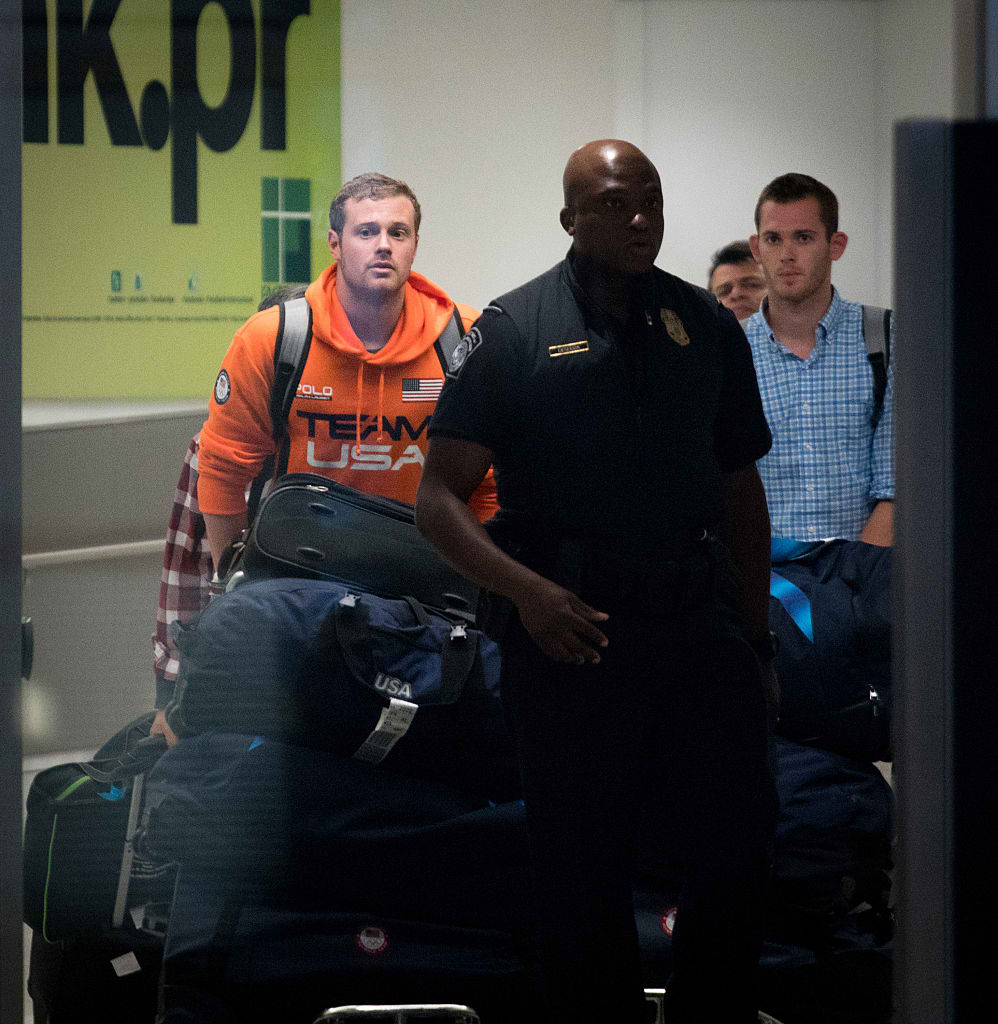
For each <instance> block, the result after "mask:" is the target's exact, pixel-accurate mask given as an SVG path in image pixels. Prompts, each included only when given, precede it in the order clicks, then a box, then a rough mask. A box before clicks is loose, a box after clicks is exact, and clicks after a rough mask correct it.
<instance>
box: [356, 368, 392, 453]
mask: <svg viewBox="0 0 998 1024" xmlns="http://www.w3.org/2000/svg"><path fill="white" fill-rule="evenodd" d="M363 401H364V361H363V360H361V361H360V362H358V363H357V413H356V416H355V418H354V446H353V453H354V456H355V457H356V456H357V455H359V454H360V410H361V407H362V405H363ZM384 436H385V370H384V367H382V368H381V373H380V375H379V377H378V440H379V441H382V440H384Z"/></svg>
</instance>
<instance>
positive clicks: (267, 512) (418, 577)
mask: <svg viewBox="0 0 998 1024" xmlns="http://www.w3.org/2000/svg"><path fill="white" fill-rule="evenodd" d="M231 551H232V556H231V558H230V559H228V560H227V561H223V564H222V566H221V567H220V569H219V576H221V577H224V579H225V581H226V586H227V587H228V588H230V589H231V587H233V586H235V585H237V584H238V583H239V582H241V581H242V580H244V579H250V580H255V579H266V578H268V577H282V576H304V577H310V578H313V579H328V580H335V581H336V582H338V583H344V584H347V585H348V586H351V587H355V588H356V589H357V590H359V591H362V592H364V593H369V594H377V595H378V596H379V597H414V598H415V599H416V600H417V601H419V602H420V603H421V604H423V605H425V606H426V607H427V608H432V609H436V610H439V611H441V612H447V613H448V614H450V615H455V614H456V615H458V616H460V617H463V618H465V619H468V620H469V621H470V620H473V619H474V616H475V612H476V608H477V604H478V597H479V588H478V587H477V586H476V585H475V584H474V583H471V582H470V581H469V580H467V579H465V578H464V577H463V576H461V575H460V573H458V572H456V571H455V570H454V569H451V568H450V566H448V565H447V564H446V563H445V562H444V561H443V560H442V559H441V558H440V556H439V555H438V554H437V553H436V551H435V550H434V549H433V547H432V546H431V545H430V544H429V542H428V541H426V540H424V538H423V536H422V535H421V534H420V532H419V531H418V530H417V529H416V519H415V513H414V512H413V508H412V506H411V505H407V504H405V503H404V502H401V501H395V500H393V499H391V498H382V497H380V496H379V495H375V494H364V493H363V492H361V491H356V490H354V489H353V488H352V487H347V486H346V485H344V484H339V483H336V482H335V481H333V480H327V479H326V478H325V477H321V476H317V475H315V474H312V473H292V474H289V475H288V476H284V477H281V478H280V479H279V480H278V481H277V482H276V483H275V485H274V487H273V489H272V490H271V491H270V493H269V494H268V495H267V497H266V498H264V500H263V501H262V502H261V504H260V508H259V511H258V512H257V515H256V519H255V520H254V522H253V524H252V526H251V527H250V529H249V531H248V533H247V534H246V536H245V538H243V539H242V540H239V541H237V542H236V543H235V544H234V545H233V548H232V549H231Z"/></svg>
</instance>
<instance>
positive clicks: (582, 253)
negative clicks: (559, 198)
mask: <svg viewBox="0 0 998 1024" xmlns="http://www.w3.org/2000/svg"><path fill="white" fill-rule="evenodd" d="M562 182H563V185H564V188H565V206H564V209H562V211H561V226H562V227H563V228H564V229H565V231H567V232H568V234H569V235H571V236H572V251H573V252H574V253H575V255H576V256H577V257H579V258H581V259H582V260H584V261H586V262H587V263H588V264H589V265H590V266H591V267H597V268H599V269H600V270H601V272H602V273H603V274H605V275H608V276H610V277H625V278H626V277H633V276H634V275H635V274H643V273H646V272H647V271H649V270H651V268H652V266H653V265H654V263H655V257H656V256H658V250H659V247H660V246H661V245H662V232H663V227H664V224H663V220H662V184H661V182H660V181H659V177H658V171H656V170H655V166H654V164H652V162H651V161H650V160H649V159H648V157H646V156H645V155H644V153H642V152H641V150H640V149H638V147H637V146H634V145H632V144H631V143H630V142H624V141H622V140H620V139H597V140H596V141H595V142H587V143H586V144H585V145H584V146H580V147H579V148H578V149H577V150H576V151H575V152H574V153H573V154H572V155H571V156H570V157H569V158H568V163H567V164H566V165H565V174H564V177H563V179H562Z"/></svg>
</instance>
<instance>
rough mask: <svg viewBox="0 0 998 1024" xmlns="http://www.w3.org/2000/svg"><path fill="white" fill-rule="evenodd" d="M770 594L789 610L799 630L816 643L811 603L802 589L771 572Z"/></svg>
mask: <svg viewBox="0 0 998 1024" xmlns="http://www.w3.org/2000/svg"><path fill="white" fill-rule="evenodd" d="M769 592H770V594H772V596H773V597H775V598H776V600H777V601H779V602H780V604H782V605H783V607H784V608H785V609H786V610H787V614H788V615H789V616H790V618H791V619H793V620H794V624H795V625H796V626H797V628H798V629H799V630H800V631H801V632H802V633H803V634H804V636H806V637H807V638H808V640H810V641H811V643H814V624H813V623H812V622H811V601H810V599H809V598H808V596H807V594H805V593H804V591H803V590H801V589H800V587H798V586H797V584H795V583H791V582H790V580H788V579H784V578H783V577H782V576H781V575H780V574H779V573H776V572H773V571H772V570H770V573H769Z"/></svg>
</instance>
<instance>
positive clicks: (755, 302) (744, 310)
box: [710, 260, 766, 320]
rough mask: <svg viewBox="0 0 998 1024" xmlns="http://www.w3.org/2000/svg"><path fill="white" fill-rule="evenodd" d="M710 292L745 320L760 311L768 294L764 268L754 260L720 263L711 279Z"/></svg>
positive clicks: (739, 317) (740, 318) (738, 317)
mask: <svg viewBox="0 0 998 1024" xmlns="http://www.w3.org/2000/svg"><path fill="white" fill-rule="evenodd" d="M710 290H711V291H712V292H713V293H714V295H715V296H716V297H717V301H718V302H720V303H721V305H722V306H727V308H728V309H730V310H731V312H732V313H734V314H735V316H736V317H737V319H739V320H744V319H745V318H746V317H747V316H751V315H752V314H753V313H755V312H757V311H758V309H759V305H760V303H761V302H762V299H763V296H764V295H765V294H766V282H765V280H764V279H763V276H762V268H761V267H760V266H759V264H758V263H756V262H755V261H754V260H745V261H743V262H742V263H720V264H718V266H717V269H716V270H715V271H714V274H713V276H712V277H711V279H710Z"/></svg>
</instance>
